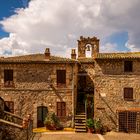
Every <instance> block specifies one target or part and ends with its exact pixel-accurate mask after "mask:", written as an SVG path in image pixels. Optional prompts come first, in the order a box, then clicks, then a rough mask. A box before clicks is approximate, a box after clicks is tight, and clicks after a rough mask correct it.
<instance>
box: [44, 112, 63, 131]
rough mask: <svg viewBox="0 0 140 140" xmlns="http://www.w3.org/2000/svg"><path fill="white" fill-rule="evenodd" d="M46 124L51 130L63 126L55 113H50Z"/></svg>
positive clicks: (60, 128)
mask: <svg viewBox="0 0 140 140" xmlns="http://www.w3.org/2000/svg"><path fill="white" fill-rule="evenodd" d="M44 124H45V126H46V129H49V130H62V129H63V126H62V125H61V124H60V121H59V118H58V117H57V116H56V115H55V114H54V113H48V115H47V117H46V118H45V121H44Z"/></svg>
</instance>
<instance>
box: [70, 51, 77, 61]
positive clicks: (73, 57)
mask: <svg viewBox="0 0 140 140" xmlns="http://www.w3.org/2000/svg"><path fill="white" fill-rule="evenodd" d="M71 59H76V50H75V49H72V50H71Z"/></svg>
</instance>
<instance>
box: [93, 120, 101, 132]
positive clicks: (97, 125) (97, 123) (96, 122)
mask: <svg viewBox="0 0 140 140" xmlns="http://www.w3.org/2000/svg"><path fill="white" fill-rule="evenodd" d="M101 128H102V124H101V121H100V120H94V130H95V132H99V131H100V130H101Z"/></svg>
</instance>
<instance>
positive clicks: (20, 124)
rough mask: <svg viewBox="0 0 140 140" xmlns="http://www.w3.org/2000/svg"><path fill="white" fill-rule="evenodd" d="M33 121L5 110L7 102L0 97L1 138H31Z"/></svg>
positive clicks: (19, 139)
mask: <svg viewBox="0 0 140 140" xmlns="http://www.w3.org/2000/svg"><path fill="white" fill-rule="evenodd" d="M32 126H33V121H32V120H31V119H30V118H29V116H28V117H26V118H24V119H23V118H21V117H20V116H17V115H15V114H13V113H10V112H7V111H5V102H4V100H3V99H2V98H1V97H0V140H30V138H32V134H33V133H32V128H33V127H32Z"/></svg>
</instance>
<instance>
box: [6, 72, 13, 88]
mask: <svg viewBox="0 0 140 140" xmlns="http://www.w3.org/2000/svg"><path fill="white" fill-rule="evenodd" d="M4 86H5V87H13V86H14V82H13V70H4Z"/></svg>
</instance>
